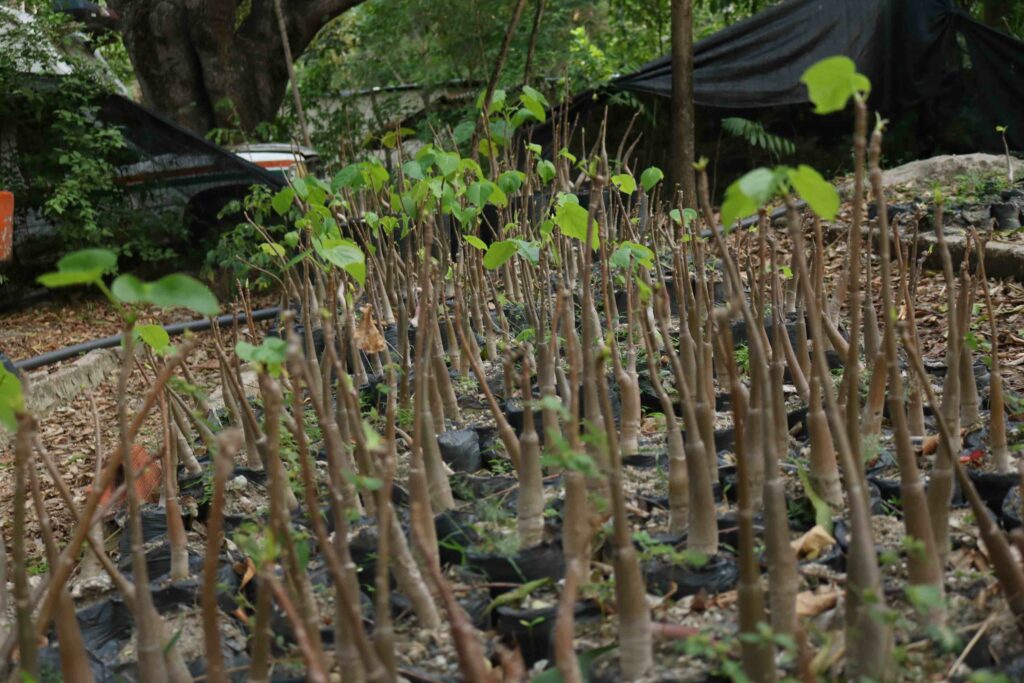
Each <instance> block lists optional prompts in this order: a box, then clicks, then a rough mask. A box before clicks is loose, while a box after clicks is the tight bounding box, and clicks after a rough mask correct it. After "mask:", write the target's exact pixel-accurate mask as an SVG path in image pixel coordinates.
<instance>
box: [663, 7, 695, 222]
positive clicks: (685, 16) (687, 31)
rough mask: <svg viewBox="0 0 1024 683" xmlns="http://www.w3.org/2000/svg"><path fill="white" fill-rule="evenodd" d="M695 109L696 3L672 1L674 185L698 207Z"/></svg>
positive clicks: (687, 204)
mask: <svg viewBox="0 0 1024 683" xmlns="http://www.w3.org/2000/svg"><path fill="white" fill-rule="evenodd" d="M694 128H695V116H694V106H693V0H672V157H671V158H672V161H671V164H672V169H671V173H670V178H671V181H672V184H673V185H674V186H675V187H676V188H677V189H680V190H682V191H683V205H684V206H689V207H696V206H697V176H696V172H695V171H694V168H693V164H694V163H696V161H697V152H696V143H695V140H694V135H695V132H694Z"/></svg>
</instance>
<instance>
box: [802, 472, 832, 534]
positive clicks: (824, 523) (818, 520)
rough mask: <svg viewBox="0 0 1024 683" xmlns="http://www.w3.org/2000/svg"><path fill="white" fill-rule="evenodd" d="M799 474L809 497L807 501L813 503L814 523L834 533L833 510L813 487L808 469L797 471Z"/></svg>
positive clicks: (805, 492)
mask: <svg viewBox="0 0 1024 683" xmlns="http://www.w3.org/2000/svg"><path fill="white" fill-rule="evenodd" d="M797 474H799V475H800V482H801V483H802V484H803V486H804V495H806V496H807V500H809V501H811V506H812V507H813V508H814V523H815V524H817V525H818V526H820V527H821V528H823V529H824V530H825V531H827V532H829V533H832V508H830V507H829V505H828V503H826V502H825V501H824V500H823V499H822V498H821V496H819V495H818V494H817V493H816V492H815V490H814V487H813V486H811V480H810V477H809V476H808V474H807V469H806V468H804V467H801V468H800V469H798V470H797Z"/></svg>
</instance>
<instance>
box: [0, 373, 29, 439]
mask: <svg viewBox="0 0 1024 683" xmlns="http://www.w3.org/2000/svg"><path fill="white" fill-rule="evenodd" d="M24 410H25V398H24V396H23V395H22V393H21V382H20V381H18V378H17V377H16V376H15V375H14V374H13V373H11V372H9V371H8V370H7V368H5V367H4V366H2V365H0V426H2V427H4V428H6V429H9V430H11V431H12V432H13V431H14V430H15V428H16V427H17V423H16V421H15V416H16V415H17V414H18V413H21V412H22V411H24Z"/></svg>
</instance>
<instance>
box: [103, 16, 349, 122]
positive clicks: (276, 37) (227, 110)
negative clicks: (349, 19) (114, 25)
mask: <svg viewBox="0 0 1024 683" xmlns="http://www.w3.org/2000/svg"><path fill="white" fill-rule="evenodd" d="M362 1H363V0H293V1H292V2H288V3H287V6H286V9H285V15H286V19H287V24H288V38H289V43H290V47H291V52H292V54H293V55H295V56H296V57H298V55H300V54H302V52H303V50H305V49H306V47H307V46H308V45H309V43H310V42H311V41H312V40H313V38H314V37H315V36H316V34H317V32H318V31H319V30H320V29H321V28H323V26H324V25H325V24H327V22H328V21H330V20H331V19H333V18H334V17H335V16H337V15H338V14H341V13H342V12H344V11H345V10H347V9H349V8H351V7H354V6H355V5H358V4H360V3H361V2H362ZM109 4H110V6H111V7H112V8H113V9H114V10H116V11H117V12H119V13H120V14H121V17H122V24H121V26H122V34H123V36H124V44H125V47H126V48H127V50H128V54H129V55H130V56H131V60H132V66H133V67H134V69H135V75H136V78H138V81H139V86H140V87H141V88H142V95H143V98H144V99H145V102H146V104H148V105H149V106H151V107H153V108H154V109H156V110H157V111H159V112H161V113H162V114H164V115H166V116H168V117H169V118H171V119H173V120H175V121H177V122H178V123H179V124H181V125H182V126H184V127H186V128H188V129H190V130H192V131H194V132H196V133H199V134H204V133H207V132H208V131H210V130H211V129H213V128H218V127H220V128H229V127H230V128H235V127H240V128H241V129H242V130H245V131H252V130H253V129H254V128H255V127H256V125H257V124H259V123H261V122H263V121H269V120H271V119H273V118H274V116H275V115H276V114H277V111H278V108H279V107H280V106H281V102H282V100H283V99H284V96H285V92H286V88H287V85H288V69H287V66H286V64H285V60H284V47H283V44H282V38H281V33H280V31H279V29H278V23H277V17H276V16H275V13H274V3H273V0H252V2H251V4H250V3H239V2H236V1H235V0H206V1H202V0H111V2H110V3H109Z"/></svg>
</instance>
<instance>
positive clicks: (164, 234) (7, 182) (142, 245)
mask: <svg viewBox="0 0 1024 683" xmlns="http://www.w3.org/2000/svg"><path fill="white" fill-rule="evenodd" d="M32 11H33V13H34V16H35V21H34V22H31V23H28V24H23V23H20V22H12V21H10V15H8V14H6V13H0V91H2V92H3V93H4V97H3V98H0V119H2V120H4V121H13V122H16V125H14V126H13V127H12V129H11V130H13V134H14V136H15V142H16V147H15V149H16V152H15V154H5V155H3V157H4V158H3V161H2V162H0V187H3V188H4V189H7V190H11V191H13V192H14V193H15V198H16V202H17V204H18V206H19V207H23V208H25V209H29V210H34V211H36V212H38V215H40V216H41V217H42V218H44V219H45V220H46V221H48V222H49V223H52V224H53V226H54V227H55V229H56V231H57V236H58V238H59V240H60V244H61V246H62V247H63V248H68V249H77V248H82V247H90V246H99V247H104V248H107V249H110V250H112V251H114V252H116V253H117V254H118V255H126V256H131V257H133V258H137V259H141V260H143V261H167V260H170V259H172V258H173V257H174V254H173V252H172V251H171V250H170V249H169V248H168V246H167V245H168V244H169V243H171V242H173V241H175V240H180V239H181V238H182V236H183V234H184V228H183V225H182V221H181V213H180V211H176V212H173V213H167V212H165V213H157V212H150V213H144V212H139V211H137V210H136V209H135V207H133V206H132V205H131V203H130V202H129V201H128V192H127V191H126V190H125V188H124V187H123V186H121V185H119V184H118V183H117V182H116V179H117V175H118V168H119V167H122V166H124V165H126V164H129V163H132V162H134V161H137V160H138V157H137V154H135V153H134V152H133V151H132V150H131V149H129V148H128V146H127V145H126V143H125V140H124V137H123V136H122V134H121V132H120V130H118V129H117V128H115V127H112V126H107V125H102V124H99V123H98V115H99V106H98V104H99V102H100V99H101V98H102V97H104V96H106V95H107V94H108V93H109V92H111V91H113V90H115V89H116V86H115V82H114V74H112V73H111V71H110V70H109V68H108V67H107V63H106V62H101V61H98V60H96V59H94V58H93V56H92V55H91V54H90V53H89V51H88V50H86V49H84V48H83V46H82V45H81V41H80V38H76V36H75V31H76V30H77V25H76V24H74V23H73V22H71V21H70V20H69V19H68V17H67V16H66V15H64V14H60V13H55V12H53V11H52V10H51V9H50V8H49V3H35V4H34V5H33V7H32ZM100 49H101V51H102V52H103V53H104V54H105V55H107V56H110V57H112V58H113V59H114V62H115V64H116V66H117V68H116V69H115V72H116V73H117V75H118V76H124V75H125V74H126V68H125V67H126V66H127V59H126V55H125V53H124V50H123V47H120V43H119V41H118V42H111V43H105V44H102V45H100ZM32 71H34V72H36V73H42V74H54V73H58V72H59V71H69V73H65V74H64V75H61V76H59V77H56V78H42V77H39V76H36V75H34V74H33V75H31V76H29V75H27V74H28V73H29V72H32ZM127 72H128V73H130V69H128V70H127ZM5 130H6V129H5ZM132 193H133V194H136V195H137V196H138V201H140V202H141V201H144V199H145V192H144V191H143V190H141V189H140V190H134V189H133V190H132Z"/></svg>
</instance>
